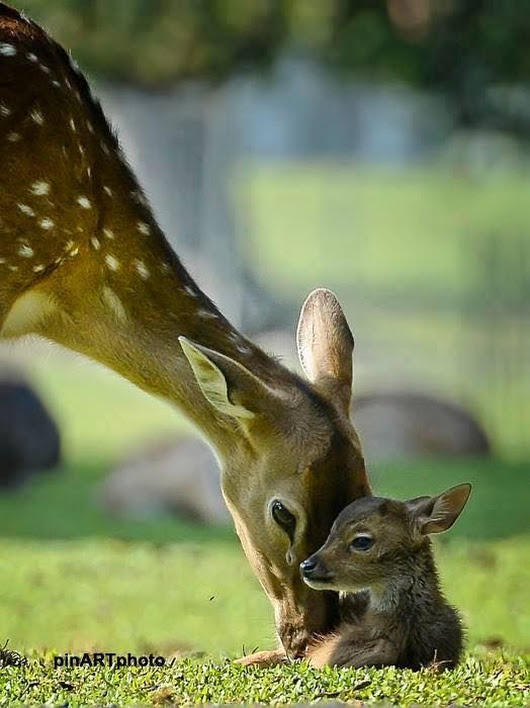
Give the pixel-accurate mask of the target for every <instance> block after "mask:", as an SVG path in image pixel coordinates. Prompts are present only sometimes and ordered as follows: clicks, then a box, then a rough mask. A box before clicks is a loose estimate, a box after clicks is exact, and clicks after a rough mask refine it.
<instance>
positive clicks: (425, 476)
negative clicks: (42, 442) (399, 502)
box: [0, 460, 530, 543]
mask: <svg viewBox="0 0 530 708" xmlns="http://www.w3.org/2000/svg"><path fill="white" fill-rule="evenodd" d="M107 468H108V465H106V464H104V463H102V462H97V461H86V462H81V463H78V464H72V465H70V466H68V467H67V468H65V469H63V470H61V471H59V472H57V473H55V474H54V473H51V474H49V475H43V476H42V477H39V478H35V479H34V480H33V481H32V482H31V483H30V484H29V485H28V486H27V487H25V488H23V489H21V490H19V491H18V492H14V493H8V494H5V495H4V496H2V497H0V536H3V537H10V538H34V539H40V540H45V539H48V540H49V539H76V538H77V539H78V538H86V537H103V538H117V539H123V540H131V541H134V540H139V541H140V540H141V541H152V542H153V543H175V542H179V541H182V542H201V543H202V542H209V541H215V542H219V541H226V542H227V543H232V542H234V541H235V540H236V536H235V533H234V531H233V529H232V526H231V525H228V526H203V525H199V524H193V523H189V522H185V521H181V520H179V519H175V518H148V519H141V520H136V519H128V520H121V519H114V518H111V517H110V516H108V515H107V514H106V513H104V511H103V510H102V509H101V508H100V507H99V505H98V503H97V488H98V483H99V482H100V480H101V479H102V478H103V477H104V476H105V474H106V471H107ZM529 471H530V464H525V463H506V462H501V461H497V460H488V461H479V460H476V461H469V460H465V461H463V460H462V461H456V462H446V461H444V462H441V461H432V462H430V461H429V462H422V463H418V462H414V463H393V464H388V465H380V466H378V467H377V468H376V469H374V470H373V471H371V473H370V476H371V479H372V484H373V488H374V492H375V493H376V494H378V495H380V496H395V497H396V498H401V499H405V498H407V497H413V496H419V495H421V494H435V493H438V492H440V491H442V490H443V489H445V488H447V487H450V486H452V485H454V484H458V483H460V482H471V483H472V484H473V493H472V496H471V499H470V502H469V503H468V506H467V508H466V510H465V512H464V514H462V517H461V519H460V520H459V521H458V524H456V526H455V527H454V529H453V530H452V531H451V533H450V536H451V538H459V537H460V538H469V539H477V540H478V539H494V538H505V537H509V536H514V535H520V534H523V533H528V532H530V515H529V513H528V507H529V504H530V486H529V484H528V474H529Z"/></svg>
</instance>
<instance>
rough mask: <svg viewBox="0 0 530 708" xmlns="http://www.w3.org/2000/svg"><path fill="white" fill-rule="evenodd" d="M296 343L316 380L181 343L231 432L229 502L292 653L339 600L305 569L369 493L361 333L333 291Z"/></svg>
mask: <svg viewBox="0 0 530 708" xmlns="http://www.w3.org/2000/svg"><path fill="white" fill-rule="evenodd" d="M297 343H298V353H299V356H300V360H301V363H302V367H303V369H304V372H305V373H306V376H307V378H308V379H309V381H307V380H302V379H301V378H299V377H297V376H295V375H294V374H291V373H290V372H287V370H285V369H284V368H283V367H280V366H279V365H275V368H274V370H272V371H270V363H268V364H267V365H266V366H263V367H262V366H260V360H259V358H256V357H254V360H253V362H254V364H253V366H252V369H248V368H246V367H245V366H243V365H242V363H241V362H236V361H234V360H233V359H231V358H229V357H227V356H224V355H222V354H220V353H219V352H218V351H212V350H210V349H205V348H204V347H200V346H198V345H196V344H192V343H191V342H188V341H183V342H182V345H183V348H184V351H185V353H186V356H187V358H188V360H189V362H190V364H191V367H192V369H193V372H194V374H195V377H196V379H197V382H198V384H199V387H200V389H201V391H202V393H203V394H204V396H205V397H206V398H207V400H208V401H209V402H210V403H211V405H212V406H213V408H214V409H215V412H216V414H218V415H221V416H223V417H224V418H225V419H226V421H227V425H229V426H230V434H227V435H224V436H223V439H222V440H221V441H219V443H218V444H217V448H218V452H219V456H220V458H221V463H222V487H223V492H224V496H225V499H226V501H227V504H228V507H229V509H230V511H231V513H232V516H233V518H234V521H235V525H236V529H237V532H238V535H239V537H240V539H241V541H242V544H243V547H244V549H245V552H246V555H247V557H248V559H249V561H250V563H251V565H252V567H253V569H254V571H255V573H256V575H257V576H258V578H259V580H260V582H261V584H262V585H263V587H264V589H265V591H266V592H267V594H268V596H269V598H270V600H271V601H272V604H273V606H274V609H275V615H276V626H277V629H278V632H279V635H280V638H281V640H282V642H283V645H284V647H285V649H286V650H287V651H288V653H289V654H291V655H292V656H296V655H299V654H300V653H302V652H303V650H304V648H305V646H306V645H307V643H308V642H309V640H310V638H311V635H312V634H313V633H316V632H323V631H326V630H327V629H328V628H329V627H330V625H331V623H332V622H333V621H335V620H336V617H335V616H334V615H335V614H336V598H335V597H332V596H331V595H330V596H328V597H327V598H324V597H323V596H322V594H321V593H315V592H314V591H313V590H311V589H310V588H309V587H308V586H307V585H306V584H305V583H304V582H303V580H302V578H301V576H300V572H299V564H300V562H301V561H302V560H303V559H304V558H306V557H307V556H308V555H309V554H310V553H312V552H314V551H315V550H316V549H317V548H319V546H321V545H322V543H323V542H324V541H325V539H326V537H327V534H328V533H329V530H330V528H331V525H332V523H333V520H334V519H335V518H336V516H337V514H338V513H339V512H340V511H341V509H343V508H344V507H345V506H346V505H347V504H348V503H349V502H351V501H352V500H353V499H356V498H359V497H361V496H363V495H366V494H369V493H370V489H369V487H368V483H367V481H366V473H365V469H364V460H363V457H362V452H361V448H360V443H359V439H358V437H357V435H356V433H355V431H354V429H353V427H352V425H351V422H350V419H349V413H350V402H351V386H352V352H353V337H352V334H351V332H350V329H349V327H348V324H347V322H346V319H345V317H344V314H343V312H342V309H341V307H340V305H339V303H338V301H337V299H336V297H335V296H334V295H333V294H332V293H331V292H330V291H328V290H324V289H319V290H316V291H314V292H313V293H312V294H311V295H310V296H309V298H308V299H307V300H306V303H305V304H304V307H303V308H302V313H301V316H300V322H299V326H298V335H297ZM258 356H259V355H258ZM269 362H270V359H269Z"/></svg>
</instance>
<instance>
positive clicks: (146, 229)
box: [136, 221, 151, 236]
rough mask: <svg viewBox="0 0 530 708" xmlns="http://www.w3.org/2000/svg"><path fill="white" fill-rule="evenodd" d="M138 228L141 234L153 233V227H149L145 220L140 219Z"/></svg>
mask: <svg viewBox="0 0 530 708" xmlns="http://www.w3.org/2000/svg"><path fill="white" fill-rule="evenodd" d="M136 228H137V229H138V231H139V232H140V233H141V234H144V236H149V234H150V233H151V229H150V228H149V225H148V224H146V223H145V221H139V222H138V223H137V224H136Z"/></svg>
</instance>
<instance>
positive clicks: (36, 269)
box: [33, 265, 44, 273]
mask: <svg viewBox="0 0 530 708" xmlns="http://www.w3.org/2000/svg"><path fill="white" fill-rule="evenodd" d="M43 270H44V266H43V265H36V266H33V272H34V273H41V272H42V271H43Z"/></svg>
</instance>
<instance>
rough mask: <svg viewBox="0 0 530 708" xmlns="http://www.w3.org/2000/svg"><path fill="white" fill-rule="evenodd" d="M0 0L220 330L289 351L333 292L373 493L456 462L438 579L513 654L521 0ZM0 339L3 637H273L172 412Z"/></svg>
mask: <svg viewBox="0 0 530 708" xmlns="http://www.w3.org/2000/svg"><path fill="white" fill-rule="evenodd" d="M12 1H14V0H12ZM18 9H23V10H25V11H26V12H27V14H28V15H29V16H30V17H32V18H34V19H35V20H37V21H38V22H39V23H41V24H42V25H43V26H44V27H45V28H46V29H48V30H49V32H50V33H51V34H52V35H53V36H54V37H55V39H57V40H58V41H60V42H61V43H62V44H63V45H64V46H66V47H67V48H70V49H71V51H72V54H73V56H74V57H75V58H76V60H77V61H78V63H79V64H80V66H81V68H82V69H83V71H85V73H86V74H87V75H88V77H89V79H90V82H91V84H92V86H93V88H94V92H95V93H96V94H97V95H98V96H99V98H100V99H101V101H102V104H103V108H104V110H105V112H106V113H107V116H108V117H109V118H110V119H111V121H112V123H113V125H114V126H115V128H116V130H117V131H118V134H119V137H120V141H121V142H122V145H123V147H124V150H125V153H126V155H127V156H128V158H129V160H130V162H131V164H132V165H133V168H134V169H135V171H136V173H137V175H138V177H139V179H140V181H141V183H142V184H143V186H144V187H145V189H146V192H147V194H148V196H149V198H150V200H151V203H152V205H153V208H154V211H155V214H156V215H157V218H158V219H159V222H160V224H161V226H162V227H163V229H164V230H165V232H166V234H167V236H168V238H169V240H170V242H171V243H172V244H173V246H174V248H175V250H176V251H177V253H178V254H179V256H181V258H182V260H183V261H184V263H185V264H186V266H187V267H188V269H189V271H190V272H191V274H192V275H193V276H194V277H195V278H196V280H197V281H198V283H199V284H200V286H201V287H202V288H203V289H204V290H205V291H206V292H207V293H208V294H210V295H212V296H213V298H214V299H215V300H216V302H217V304H218V305H219V307H220V308H221V310H222V311H224V312H225V313H226V314H227V315H228V316H229V318H230V319H231V320H232V321H233V322H234V324H236V326H238V327H239V328H240V329H242V330H243V331H244V332H245V333H247V334H249V335H250V336H252V337H255V338H256V339H257V340H258V341H260V342H262V343H263V345H264V347H265V348H266V349H268V350H271V351H273V352H275V353H277V354H281V355H282V357H283V358H284V360H285V362H286V363H288V364H289V365H292V366H293V367H296V366H297V363H296V354H295V348H294V332H295V327H296V320H297V315H298V311H299V308H300V306H301V304H302V302H303V300H304V298H305V296H306V295H307V293H308V292H309V291H310V290H311V289H313V288H314V287H317V286H322V285H323V286H326V287H329V288H331V289H333V290H334V291H335V292H336V293H337V295H338V296H339V299H340V300H341V302H342V304H343V307H344V310H345V312H346V315H347V317H348V320H349V322H350V324H351V327H352V330H353V332H354V334H355V338H356V352H355V393H356V400H355V402H354V414H355V420H356V421H357V424H358V426H359V429H360V432H361V437H362V440H363V441H364V445H365V453H366V458H367V464H368V469H369V470H370V471H371V476H372V479H373V481H374V486H375V488H376V490H377V491H378V492H380V493H384V494H397V495H399V496H405V495H409V494H410V495H414V496H416V495H418V494H422V493H434V492H437V491H439V490H441V489H442V488H444V487H446V486H449V485H450V484H452V483H457V482H460V481H464V480H470V481H472V482H474V484H475V491H474V498H473V500H472V501H473V504H471V505H470V506H469V509H468V510H466V513H465V514H464V517H465V518H463V519H462V522H461V523H459V525H458V526H457V527H456V528H455V530H454V532H452V535H451V538H450V540H449V541H448V542H447V543H446V544H445V545H444V547H443V548H441V549H440V554H441V561H442V570H443V577H444V578H447V583H448V587H449V588H450V596H451V598H452V599H454V601H455V603H457V604H459V605H460V606H461V607H463V611H464V615H465V617H466V619H467V620H468V624H469V625H470V637H471V640H472V643H473V644H476V643H482V645H486V646H491V645H493V646H497V645H499V644H503V643H509V644H512V645H514V646H516V647H522V648H528V647H529V646H530V616H529V613H528V607H527V602H526V601H525V593H526V588H527V587H528V581H529V580H530V578H528V576H526V578H525V575H524V574H525V573H528V572H529V571H528V566H529V563H528V561H529V560H530V540H529V536H528V532H529V529H530V526H529V520H528V518H529V515H528V503H529V502H530V492H529V485H528V472H529V469H530V464H529V463H528V461H529V460H530V436H529V435H528V431H529V429H530V330H529V327H528V319H529V314H530V277H529V276H530V233H529V231H530V215H529V204H530V155H529V151H528V146H529V137H530V82H529V79H530V49H529V48H530V12H529V11H528V4H527V2H526V0H511V2H497V1H496V0H386V2H385V1H383V0H381V1H380V2H372V1H367V0H326V1H325V2H324V1H320V0H275V1H274V0H211V1H208V2H202V1H201V2H184V1H182V2H181V1H180V0H178V1H177V0H173V1H171V0H113V1H112V2H107V0H20V2H19V3H18ZM0 347H1V348H0V356H1V361H2V362H3V365H4V368H5V372H4V379H5V385H4V388H5V391H4V393H3V394H2V390H1V389H0V436H3V438H2V440H3V442H2V443H1V444H0V457H1V455H4V457H3V458H2V459H0V468H2V475H3V487H2V488H1V489H0V493H1V496H0V533H1V534H2V535H3V537H4V538H3V546H4V549H3V553H2V554H1V557H0V577H3V578H4V579H7V578H9V579H10V581H11V582H9V583H3V586H4V587H3V590H2V593H3V594H4V597H3V602H1V603H0V625H1V626H2V627H4V628H5V631H6V632H7V634H6V638H10V639H11V640H12V642H13V643H14V644H15V645H20V646H32V647H38V648H40V647H44V646H48V647H49V646H56V647H57V648H59V649H61V650H73V649H79V648H86V647H96V646H97V647H100V648H101V647H102V646H104V647H105V648H107V649H110V650H116V649H120V648H123V649H126V650H133V649H135V648H138V647H144V648H145V646H151V645H150V644H149V642H154V643H155V644H156V646H157V647H158V648H160V647H162V648H164V647H168V648H169V649H171V650H173V649H175V650H179V649H181V648H184V649H192V650H197V649H198V650H205V651H213V652H220V651H226V652H236V653H237V652H238V651H240V650H241V646H242V645H243V644H245V645H247V646H248V645H249V643H250V644H252V645H253V646H254V645H255V644H258V643H259V644H260V646H261V648H265V647H266V646H268V645H270V644H271V643H272V641H273V639H272V637H273V633H272V622H271V616H270V612H269V608H268V604H267V602H266V600H265V599H264V597H263V595H262V594H261V591H260V590H259V588H258V587H257V583H256V581H255V580H254V579H253V577H252V576H251V573H250V571H249V570H248V568H247V567H246V564H245V560H244V558H243V554H242V551H240V549H239V548H238V547H237V544H236V542H235V539H234V536H233V532H232V530H231V526H230V524H229V522H228V519H227V516H226V512H225V510H224V506H223V503H222V500H221V498H220V494H219V487H218V478H217V469H216V465H215V462H214V461H213V458H212V457H211V454H210V453H209V451H208V450H207V449H206V448H205V447H204V445H203V444H202V443H200V442H197V441H196V439H195V438H194V437H193V431H192V430H191V429H190V427H189V426H188V424H187V423H186V421H184V420H183V419H182V418H181V417H180V416H179V414H178V413H177V412H175V411H173V410H171V409H170V408H168V407H167V406H165V405H164V404H162V403H161V402H158V401H156V400H153V399H150V398H149V397H148V396H147V395H146V394H143V393H142V392H140V391H137V390H136V389H134V388H133V387H132V386H131V385H129V384H128V383H127V382H124V381H122V380H120V379H119V378H118V377H117V376H115V375H114V374H112V373H111V372H108V371H106V370H103V369H102V368H100V367H99V366H97V365H95V364H93V363H91V362H87V361H85V360H82V359H81V358H80V357H77V356H74V355H71V354H69V353H68V352H65V351H63V350H61V349H59V348H58V347H55V346H52V345H49V344H45V343H42V342H37V341H31V342H27V341H25V342H21V343H14V344H13V343H8V344H5V343H4V344H1V345H0ZM16 406H18V408H16ZM15 409H16V410H17V411H18V410H20V413H19V414H18V413H17V416H14V415H13V411H14V410H15ZM2 411H3V412H2ZM2 420H3V422H2ZM30 442H31V445H33V447H32V455H29V456H28V447H30ZM33 448H35V449H34V450H33ZM48 468H55V471H54V472H49V473H48V472H46V473H43V474H38V475H35V474H33V475H31V476H30V474H29V473H30V472H35V471H37V470H40V469H42V470H44V469H48ZM0 481H2V480H0ZM13 487H16V490H15V491H13V490H12V488H13ZM227 569H228V572H226V570H227ZM65 577H67V578H69V579H70V580H71V582H70V581H69V582H68V587H69V590H68V592H69V593H71V595H69V596H70V598H71V601H70V602H66V601H65V600H64V599H62V593H64V586H63V585H62V581H63V580H64V578H65ZM184 577H185V578H186V579H187V582H186V583H183V582H179V579H180V578H184ZM96 578H97V580H96ZM235 582H237V588H238V589H237V592H236V590H235V589H234V588H235V584H234V583H235ZM161 588H164V592H163V593H161V591H160V589H161ZM161 595H162V596H163V597H161ZM146 596H147V597H150V598H151V599H152V602H150V603H149V608H146ZM155 598H156V600H155ZM212 598H213V599H212ZM65 602H66V604H65ZM45 607H46V608H49V609H50V611H51V608H52V607H53V612H54V614H53V618H52V620H50V616H49V613H47V612H45V611H44V608H45ZM183 607H184V608H186V612H185V613H181V611H180V609H181V608H183ZM176 608H179V609H178V612H177V609H176ZM19 610H20V611H19ZM28 613H29V614H28ZM175 614H178V621H177V622H176V624H172V623H171V621H168V620H170V619H171V617H172V616H173V615H175ZM183 614H184V615H185V618H183ZM142 615H145V617H144V619H143V620H142V621H141V622H137V621H136V620H137V618H138V617H140V616H142ZM28 617H30V618H31V621H28ZM133 620H135V624H134V626H133V624H132V622H133ZM253 646H252V648H253ZM169 649H168V650H169Z"/></svg>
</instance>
